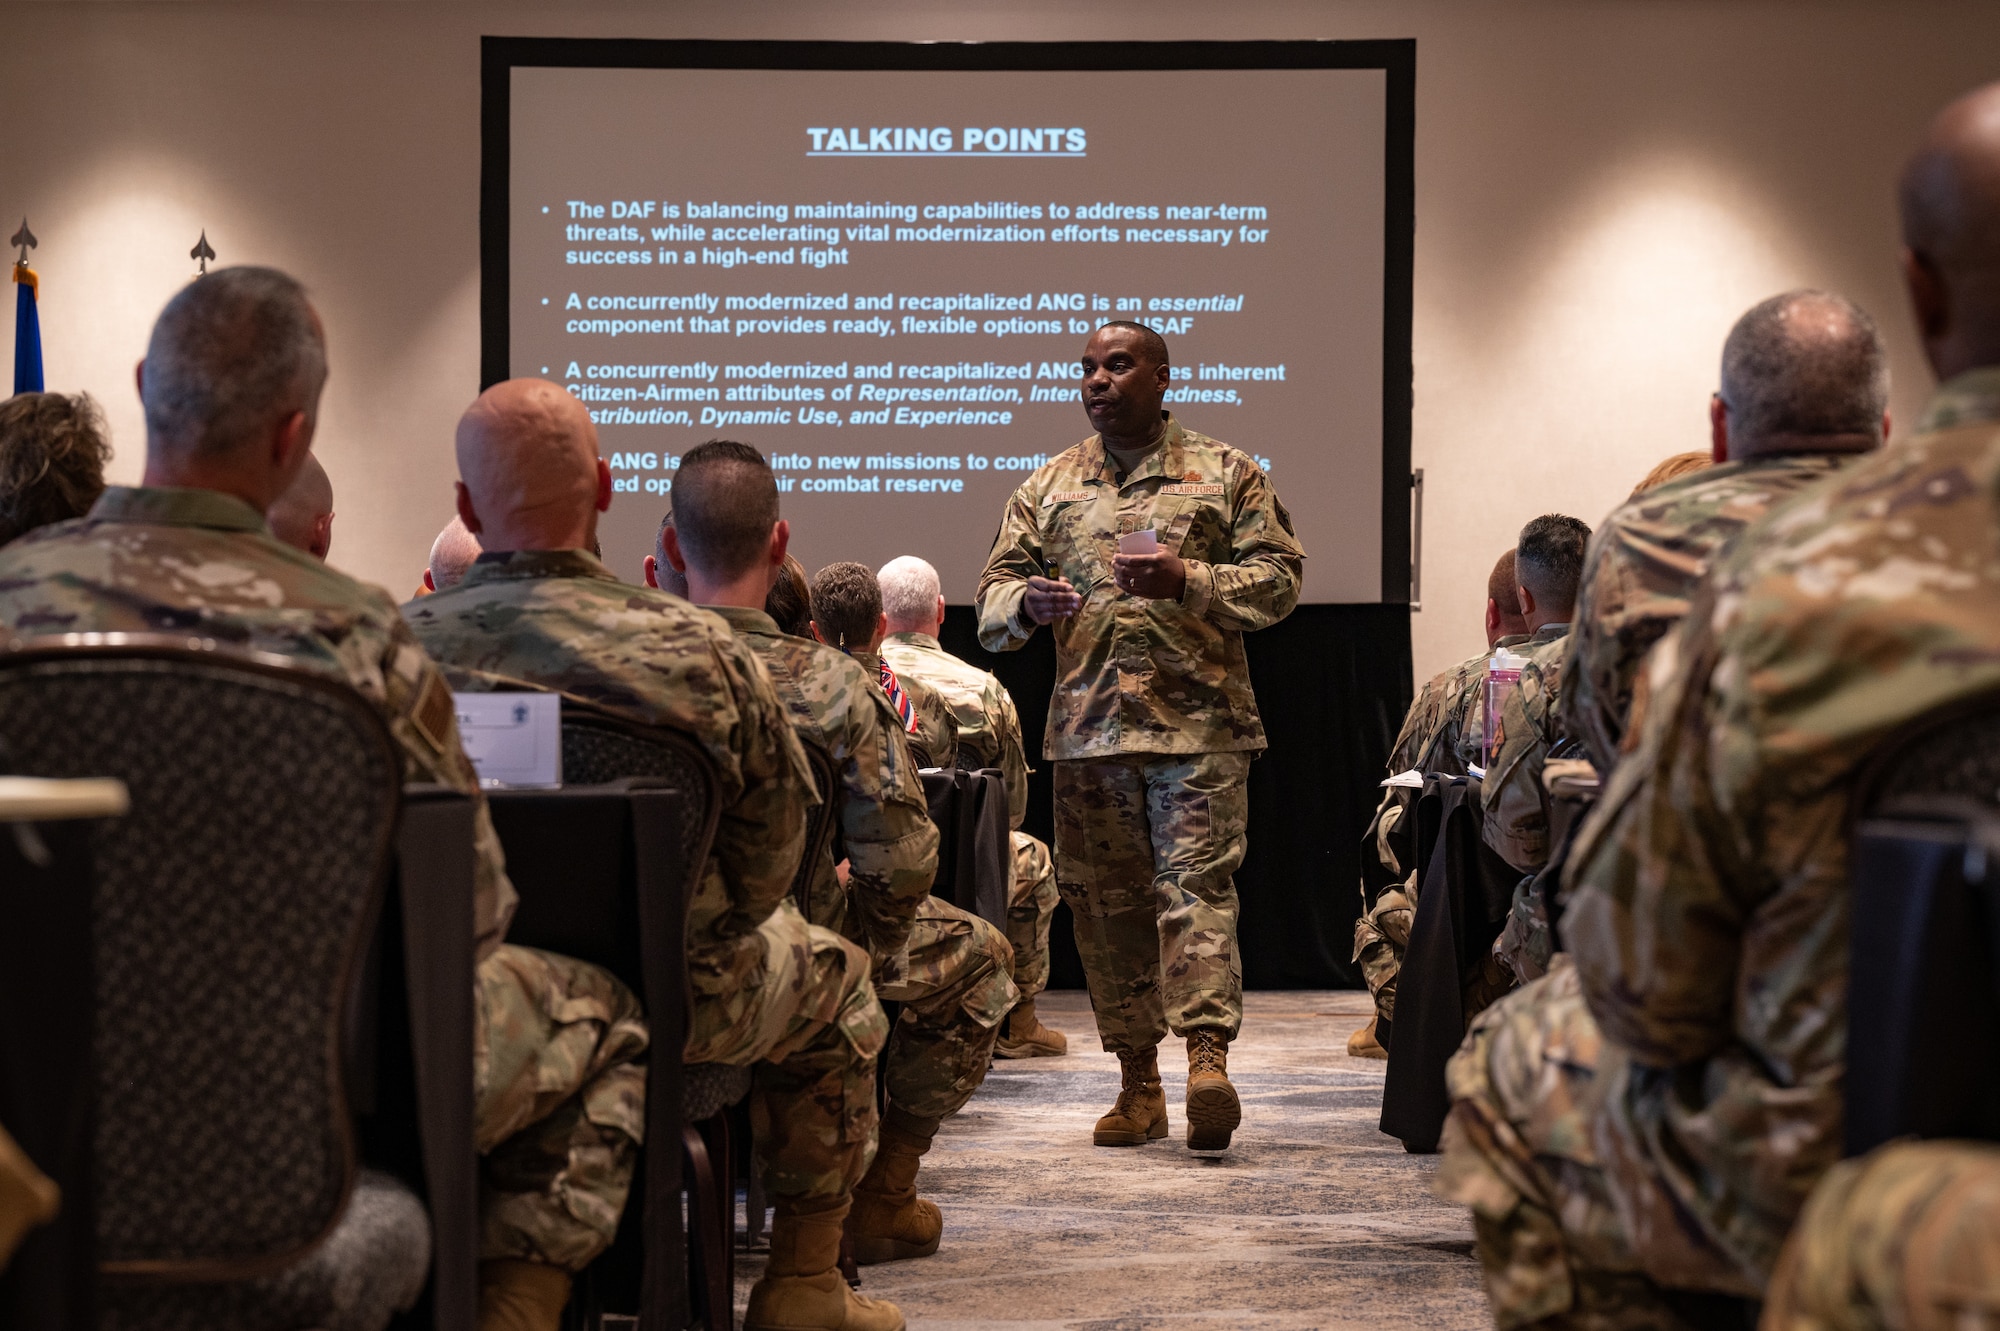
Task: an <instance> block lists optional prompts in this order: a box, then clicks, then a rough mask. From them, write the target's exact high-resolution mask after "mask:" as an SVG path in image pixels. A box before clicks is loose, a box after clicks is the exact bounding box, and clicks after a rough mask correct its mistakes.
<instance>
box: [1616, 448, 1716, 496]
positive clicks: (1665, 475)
mask: <svg viewBox="0 0 2000 1331" xmlns="http://www.w3.org/2000/svg"><path fill="white" fill-rule="evenodd" d="M1718 461H1721V459H1719V458H1717V457H1716V456H1715V455H1714V454H1713V453H1676V454H1674V455H1673V456H1672V457H1669V458H1666V459H1663V460H1662V461H1661V462H1659V463H1658V464H1657V465H1655V466H1654V468H1653V469H1652V470H1651V471H1649V472H1647V473H1646V474H1645V476H1644V477H1642V478H1641V479H1640V481H1639V483H1638V484H1637V485H1635V486H1633V487H1632V493H1631V494H1629V495H1627V496H1626V498H1627V499H1628V500H1629V499H1637V498H1638V497H1639V496H1640V495H1642V494H1644V493H1646V491H1648V490H1651V489H1653V488H1654V487H1656V486H1661V485H1665V484H1666V483H1667V482H1668V481H1677V480H1679V479H1680V478H1681V477H1683V476H1692V475H1694V473H1696V472H1698V471H1704V470H1706V469H1707V468H1709V467H1713V466H1714V465H1715V464H1716V463H1717V462H1718Z"/></svg>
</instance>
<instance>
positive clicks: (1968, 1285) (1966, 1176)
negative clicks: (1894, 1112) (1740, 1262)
mask: <svg viewBox="0 0 2000 1331" xmlns="http://www.w3.org/2000/svg"><path fill="white" fill-rule="evenodd" d="M1996 1324H2000V1145H1995V1144H1994V1143H1992V1142H1973V1141H1903V1142H1894V1143H1891V1144H1890V1145H1888V1146H1883V1147H1880V1148H1878V1149H1877V1150H1875V1151H1872V1152H1870V1153H1869V1154H1868V1155H1866V1156H1863V1157H1862V1158H1861V1159H1859V1160H1843V1161H1841V1162H1840V1163H1839V1164H1837V1165H1835V1166H1834V1167H1833V1168H1832V1169H1830V1170H1828V1171H1827V1174H1826V1177H1825V1178H1823V1179H1821V1180H1820V1181H1819V1186H1818V1187H1816V1188H1814V1189H1813V1191H1812V1195H1811V1196H1810V1197H1808V1198H1806V1204H1805V1208H1804V1209H1803V1210H1802V1211H1800V1212H1799V1222H1798V1224H1797V1225H1795V1226H1793V1227H1792V1233H1791V1237H1790V1238H1788V1239H1786V1240H1785V1247H1784V1250H1783V1252H1782V1253H1781V1254H1780V1255H1779V1257H1778V1266H1777V1269H1776V1270H1775V1271H1774V1272H1773V1273H1772V1275H1771V1285H1770V1289H1769V1291H1768V1293H1767V1294H1766V1296H1765V1303H1764V1320H1763V1325H1764V1326H1766V1327H1769V1328H1771V1331H1883V1328H1886V1327H1894V1328H1896V1331H1988V1328H1991V1327H1993V1326H1995V1325H1996Z"/></svg>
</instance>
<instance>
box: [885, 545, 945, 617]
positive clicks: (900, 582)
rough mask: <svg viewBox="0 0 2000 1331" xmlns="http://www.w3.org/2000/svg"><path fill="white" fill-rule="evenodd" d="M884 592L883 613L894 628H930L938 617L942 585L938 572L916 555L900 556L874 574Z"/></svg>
mask: <svg viewBox="0 0 2000 1331" xmlns="http://www.w3.org/2000/svg"><path fill="white" fill-rule="evenodd" d="M875 581H876V582H877V583H879V584H880V585H881V588H882V609H883V610H885V611H887V612H888V615H889V622H890V623H891V624H909V623H918V624H928V623H930V622H931V621H932V620H933V619H935V618H936V617H937V602H938V597H939V596H940V595H941V594H942V592H943V588H942V585H941V584H940V583H939V582H938V571H937V570H936V569H934V568H932V567H931V566H930V564H929V563H927V562H926V561H924V560H921V559H919V558H917V557H916V556H915V555H898V556H897V557H896V558H894V559H892V560H890V561H889V562H888V563H886V564H884V565H883V566H882V567H881V568H880V569H878V570H877V571H876V573H875Z"/></svg>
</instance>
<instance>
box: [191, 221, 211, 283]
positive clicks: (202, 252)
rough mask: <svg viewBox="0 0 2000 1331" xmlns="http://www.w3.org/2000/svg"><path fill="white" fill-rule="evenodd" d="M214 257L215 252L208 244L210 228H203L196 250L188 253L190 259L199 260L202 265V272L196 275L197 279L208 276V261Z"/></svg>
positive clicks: (195, 244)
mask: <svg viewBox="0 0 2000 1331" xmlns="http://www.w3.org/2000/svg"><path fill="white" fill-rule="evenodd" d="M214 257H215V250H214V249H213V248H212V247H211V246H210V245H209V243H208V228H207V227H203V228H202V231H201V239H200V240H197V241H196V242H195V243H194V248H193V249H191V250H189V251H188V258H190V259H195V260H198V261H199V262H200V264H201V271H200V272H198V273H196V274H195V276H196V277H205V276H207V274H208V261H209V260H210V259H213V258H214Z"/></svg>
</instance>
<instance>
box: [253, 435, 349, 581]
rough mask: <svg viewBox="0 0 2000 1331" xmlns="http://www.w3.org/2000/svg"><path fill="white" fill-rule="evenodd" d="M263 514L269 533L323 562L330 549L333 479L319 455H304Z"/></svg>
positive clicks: (331, 541) (331, 542)
mask: <svg viewBox="0 0 2000 1331" xmlns="http://www.w3.org/2000/svg"><path fill="white" fill-rule="evenodd" d="M264 517H265V520H266V521H267V522H269V523H270V524H271V535H273V536H275V537H277V538H278V539H279V540H281V541H283V542H284V543H285V544H286V545H289V546H291V547H292V548H293V549H295V550H303V551H305V552H306V553H307V554H309V555H311V556H312V557H313V558H314V559H317V560H319V561H320V562H321V563H325V562H326V555H327V551H329V550H331V549H332V548H333V481H332V480H331V479H330V478H329V477H328V476H327V474H326V468H325V467H322V466H320V465H319V459H318V458H316V457H314V456H313V455H312V454H310V453H308V454H306V465H305V466H304V467H301V468H300V469H299V474H298V476H297V478H295V479H294V480H293V481H292V483H291V485H290V486H289V487H287V489H286V490H285V492H284V493H283V494H281V495H279V496H278V501H277V502H276V503H274V504H272V505H271V508H270V511H269V512H268V513H266V514H265V515H264Z"/></svg>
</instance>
